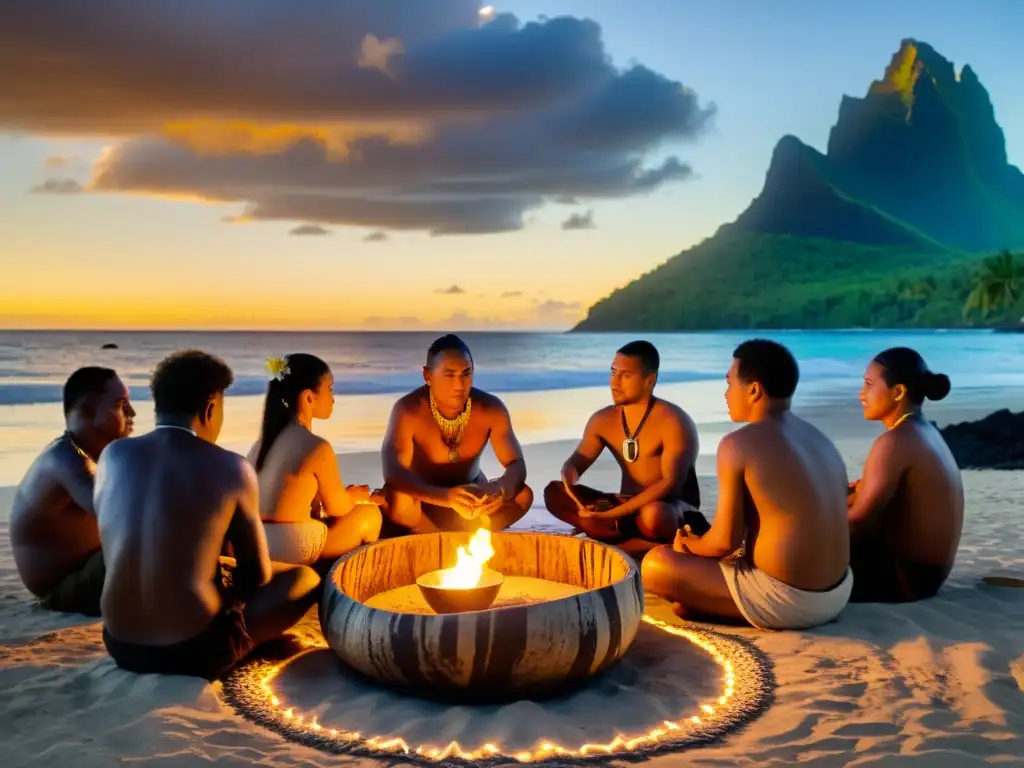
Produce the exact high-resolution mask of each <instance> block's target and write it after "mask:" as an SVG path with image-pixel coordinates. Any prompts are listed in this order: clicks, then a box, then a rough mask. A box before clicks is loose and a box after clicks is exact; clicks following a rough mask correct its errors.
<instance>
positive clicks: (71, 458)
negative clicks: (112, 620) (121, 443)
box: [10, 367, 135, 616]
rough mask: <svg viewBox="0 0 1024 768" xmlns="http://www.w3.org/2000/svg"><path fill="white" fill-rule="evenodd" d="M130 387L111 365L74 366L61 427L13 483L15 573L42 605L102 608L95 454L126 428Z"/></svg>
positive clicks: (87, 610) (94, 612) (96, 611)
mask: <svg viewBox="0 0 1024 768" xmlns="http://www.w3.org/2000/svg"><path fill="white" fill-rule="evenodd" d="M128 397H129V393H128V389H127V388H126V387H125V385H124V384H123V383H122V382H121V379H119V378H118V376H117V374H116V373H115V372H114V371H112V370H111V369H109V368H96V367H88V368H79V369H78V370H77V371H75V372H74V373H73V374H71V376H70V377H69V378H68V380H67V383H65V384H64V420H65V425H66V431H65V432H64V434H63V435H62V436H61V437H59V438H57V440H55V441H54V442H53V443H51V444H50V445H49V446H47V448H46V449H45V450H44V451H43V453H42V454H41V455H40V456H39V458H37V459H36V460H35V461H34V462H33V463H32V466H31V467H29V470H28V472H27V473H26V475H25V478H24V479H23V480H22V481H21V484H20V485H19V486H18V490H17V492H16V493H15V496H14V505H13V507H12V510H11V523H10V536H11V545H12V547H13V549H14V563H15V565H16V566H17V568H18V575H19V576H21V580H22V581H23V582H24V584H25V586H26V587H27V588H28V590H29V591H30V592H31V593H32V594H34V595H36V596H37V597H38V598H39V603H40V605H41V606H42V607H43V608H48V609H50V610H53V611H67V612H70V613H84V614H85V615H87V616H99V615H100V593H101V592H102V591H103V575H104V568H103V552H102V551H101V549H100V532H99V528H98V527H97V525H96V513H95V512H94V510H93V504H92V491H93V481H94V476H95V473H96V460H97V459H98V458H99V455H100V453H101V452H102V451H103V449H104V448H106V447H107V445H109V444H110V443H111V442H113V441H114V440H117V439H118V438H122V437H125V436H127V435H129V434H131V431H132V420H133V419H134V418H135V411H134V410H133V409H132V406H131V403H130V402H129V399H128Z"/></svg>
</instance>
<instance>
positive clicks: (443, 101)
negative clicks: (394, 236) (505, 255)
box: [0, 0, 611, 135]
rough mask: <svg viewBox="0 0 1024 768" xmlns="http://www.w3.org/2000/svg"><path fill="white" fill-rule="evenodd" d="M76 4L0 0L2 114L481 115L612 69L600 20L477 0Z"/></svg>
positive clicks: (543, 97) (60, 120)
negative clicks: (520, 13)
mask: <svg viewBox="0 0 1024 768" xmlns="http://www.w3.org/2000/svg"><path fill="white" fill-rule="evenodd" d="M74 6H75V7H73V8H68V7H67V5H66V4H65V3H64V2H63V0H33V2H31V3H5V4H3V6H0V122H2V123H4V124H5V125H6V126H7V127H10V128H14V129H20V130H27V131H39V132H58V133H59V132H71V133H74V134H79V135H80V134H82V133H94V134H100V135H109V134H110V133H118V132H120V133H124V134H132V133H139V132H145V131H153V130H157V129H159V128H160V127H161V126H163V125H164V124H166V123H168V122H173V121H176V120H182V119H189V120H195V119H213V120H218V119H230V120H237V119H244V120H253V121H265V122H269V123H297V122H302V123H313V124H325V123H339V122H346V121H352V122H363V121H366V120H405V119H419V118H422V117H434V116H438V115H442V116H452V117H459V116H472V117H479V116H481V115H484V114H494V113H504V112H507V111H509V110H515V109H525V108H532V107H535V106H537V105H539V104H542V103H544V102H545V101H548V100H551V99H553V98H555V97H557V96H559V95H561V94H564V93H566V92H577V91H579V90H581V89H585V88H587V87H589V86H590V85H592V84H593V83H595V82H597V81H599V80H600V79H601V78H604V77H607V75H608V73H609V71H610V68H611V67H610V64H609V63H608V61H607V60H606V57H605V55H604V49H603V46H602V44H601V40H600V28H599V27H598V25H597V24H595V23H594V22H591V21H584V20H580V19H574V18H562V19H555V20H552V21H550V22H547V23H542V24H541V23H532V24H526V25H520V24H519V23H518V22H517V21H516V20H515V18H514V17H511V16H508V15H498V16H495V17H494V18H493V20H491V21H490V23H487V24H481V19H480V16H479V12H478V11H479V3H478V2H477V0H433V1H432V2H429V3H410V2H408V0H373V2H365V1H364V0H334V1H333V2H325V1H324V0H292V2H289V3H288V12H287V13H282V12H281V10H280V6H279V4H278V3H276V2H272V1H271V0H218V2H217V3H214V4H210V3H208V2H206V0H150V1H149V2H146V3H136V2H132V0H90V1H89V2H88V3H75V4H74ZM55 50H59V51H60V56H53V55H49V54H51V53H52V51H55ZM271 50H272V51H273V55H259V52H260V51H263V52H269V51H271ZM254 54H255V55H254ZM58 94H59V95H60V98H55V97H56V96H57V95H58Z"/></svg>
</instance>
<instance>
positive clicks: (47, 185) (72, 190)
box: [29, 178, 84, 195]
mask: <svg viewBox="0 0 1024 768" xmlns="http://www.w3.org/2000/svg"><path fill="white" fill-rule="evenodd" d="M83 191H84V190H83V188H82V185H81V184H79V183H78V182H77V181H75V180H74V179H68V178H59V179H47V180H46V181H44V182H43V183H42V184H37V185H36V186H34V187H32V189H30V190H29V192H31V193H33V194H38V195H78V194H81V193H82V192H83Z"/></svg>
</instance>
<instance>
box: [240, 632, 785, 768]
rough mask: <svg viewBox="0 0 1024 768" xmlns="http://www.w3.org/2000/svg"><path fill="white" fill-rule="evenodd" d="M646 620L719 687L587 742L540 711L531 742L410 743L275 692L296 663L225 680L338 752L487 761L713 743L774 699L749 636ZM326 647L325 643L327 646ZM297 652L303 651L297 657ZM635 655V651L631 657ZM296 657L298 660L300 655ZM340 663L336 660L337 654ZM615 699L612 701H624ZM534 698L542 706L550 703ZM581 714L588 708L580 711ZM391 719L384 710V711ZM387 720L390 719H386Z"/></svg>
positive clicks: (291, 729)
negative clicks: (709, 668)
mask: <svg viewBox="0 0 1024 768" xmlns="http://www.w3.org/2000/svg"><path fill="white" fill-rule="evenodd" d="M643 622H644V623H645V624H646V625H649V626H650V627H651V628H652V631H660V632H661V633H666V634H667V635H669V636H671V637H672V640H673V642H674V641H678V642H680V643H686V644H690V645H691V647H692V648H696V649H699V652H701V653H702V654H706V656H707V657H708V662H709V665H711V664H713V665H714V669H716V670H717V673H716V677H717V684H716V686H715V687H716V688H717V695H713V694H712V695H708V696H705V697H702V700H701V701H699V702H696V703H695V704H692V705H691V706H690V707H689V710H688V711H685V712H680V714H679V717H678V719H675V720H661V721H658V722H651V723H649V724H648V725H647V726H645V727H644V728H642V729H637V731H636V732H633V733H625V732H623V733H617V732H614V730H611V729H610V730H609V732H608V733H607V735H606V737H604V738H600V739H591V740H589V741H587V742H586V743H579V744H572V743H559V742H557V741H555V740H554V739H552V738H551V737H550V735H548V736H545V734H544V733H543V729H544V728H545V721H546V719H545V718H544V717H540V718H534V719H535V720H536V721H537V722H535V723H531V727H532V728H535V729H537V731H538V732H537V736H536V739H535V741H534V743H532V744H531V745H530V746H525V745H511V744H510V745H503V744H501V743H498V742H496V741H494V740H488V741H485V742H483V743H459V742H457V741H450V742H446V743H410V742H409V741H407V740H406V739H404V738H400V737H397V736H395V735H394V734H393V733H392V734H389V733H387V732H386V731H382V732H380V733H366V732H355V731H353V730H350V728H347V727H346V724H345V723H343V722H328V721H325V722H320V721H319V720H318V719H317V717H316V715H315V713H312V712H310V711H306V712H303V711H300V710H299V709H298V708H297V707H296V706H295V705H294V703H291V702H288V701H285V700H283V699H282V698H280V697H279V695H278V693H276V692H275V685H274V683H275V679H276V678H278V676H279V675H280V674H281V673H282V671H283V670H285V669H287V666H288V664H289V663H292V662H287V663H285V664H283V665H277V664H274V663H270V662H266V661H260V660H256V661H252V662H249V663H248V664H246V665H244V666H242V667H240V668H239V669H238V670H236V672H235V673H233V674H232V675H231V676H230V677H229V678H228V679H227V680H226V681H225V683H224V691H225V695H226V697H227V699H228V701H229V702H231V704H232V705H233V706H234V707H235V709H236V710H237V711H238V712H239V713H240V714H242V715H243V716H244V717H246V718H248V719H250V720H252V721H253V722H255V723H258V724H260V725H262V726H264V727H266V728H269V729H271V730H273V731H276V732H277V733H279V734H281V735H282V736H284V737H285V738H286V739H289V740H291V741H295V742H298V743H301V744H304V745H306V746H308V747H312V748H315V749H319V750H322V751H326V752H331V753H337V754H349V755H357V756H367V757H376V758H382V759H394V758H401V759H403V760H405V761H410V762H419V763H424V764H430V765H466V764H472V765H481V764H499V763H508V762H510V761H511V762H519V763H547V764H558V763H565V764H578V763H580V762H591V761H602V760H608V759H614V758H616V757H625V756H629V755H634V756H638V755H641V756H642V755H649V754H654V753H660V752H671V751H679V750H682V749H686V748H688V747H694V746H699V745H703V744H709V743H712V742H714V741H717V740H719V739H720V738H722V737H723V736H725V735H726V734H728V733H729V732H731V731H733V730H735V729H737V728H739V727H741V726H743V725H745V724H746V723H748V722H750V721H751V720H753V719H755V718H756V717H758V716H759V715H760V714H761V713H762V712H763V711H764V710H765V709H767V707H768V706H769V705H770V703H771V701H772V698H773V696H774V690H775V681H774V676H773V673H772V670H771V665H770V663H769V661H768V660H767V658H766V657H765V656H764V655H763V654H762V653H761V652H760V651H759V650H758V649H757V648H756V646H754V645H753V644H752V643H750V642H749V641H747V640H745V639H743V638H740V637H736V636H731V635H726V634H722V633H719V632H714V631H710V630H706V629H698V628H696V627H693V626H680V625H677V624H671V623H668V622H664V621H661V620H659V619H656V618H653V617H651V616H648V615H645V616H644V617H643ZM320 647H324V646H320ZM298 658H301V656H300V657H298ZM627 658H628V657H627ZM293 661H294V660H293ZM334 663H335V664H337V661H336V660H335V662H334ZM625 703H626V702H625V701H621V702H619V703H618V704H617V703H616V702H615V701H610V702H608V706H609V707H614V706H618V705H621V704H625ZM533 706H540V707H543V706H544V703H543V702H541V703H539V704H535V705H533ZM581 716H582V713H581ZM382 719H384V718H382ZM382 727H384V726H383V724H382Z"/></svg>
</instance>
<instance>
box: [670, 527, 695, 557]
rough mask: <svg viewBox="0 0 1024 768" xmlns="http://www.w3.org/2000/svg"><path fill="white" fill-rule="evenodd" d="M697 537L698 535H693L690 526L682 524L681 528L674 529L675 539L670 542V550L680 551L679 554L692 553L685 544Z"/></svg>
mask: <svg viewBox="0 0 1024 768" xmlns="http://www.w3.org/2000/svg"><path fill="white" fill-rule="evenodd" d="M699 539H700V536H697V535H695V534H694V533H693V531H692V530H690V526H688V525H684V526H683V527H682V528H681V529H679V530H678V531H676V538H675V541H673V542H672V550H673V551H674V552H678V553H680V554H681V555H692V554H693V552H691V551H690V548H689V547H688V546H687V544H688V543H693V542H695V541H697V540H699Z"/></svg>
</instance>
